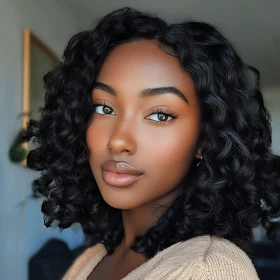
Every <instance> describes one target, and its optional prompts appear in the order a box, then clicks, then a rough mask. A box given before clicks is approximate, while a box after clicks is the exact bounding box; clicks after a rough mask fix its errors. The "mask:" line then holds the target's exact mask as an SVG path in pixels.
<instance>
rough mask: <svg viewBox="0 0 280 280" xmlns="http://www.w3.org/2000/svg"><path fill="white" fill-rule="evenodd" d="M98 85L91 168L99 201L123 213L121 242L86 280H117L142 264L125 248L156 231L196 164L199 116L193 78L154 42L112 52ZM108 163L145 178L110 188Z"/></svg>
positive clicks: (91, 130)
mask: <svg viewBox="0 0 280 280" xmlns="http://www.w3.org/2000/svg"><path fill="white" fill-rule="evenodd" d="M97 82H99V83H102V84H103V85H106V86H107V88H104V86H103V87H102V86H96V87H95V88H94V89H93V92H92V102H93V103H95V104H96V103H97V104H98V106H97V107H96V110H95V113H94V115H93V119H92V122H91V124H90V126H89V128H88V130H87V135H86V137H87V145H88V147H89V149H90V152H91V156H90V159H89V162H90V166H91V169H92V172H93V175H94V177H95V180H96V182H97V184H98V187H99V189H100V192H101V195H102V197H103V199H104V200H105V201H106V203H108V204H109V205H110V206H112V207H114V208H118V209H122V220H123V225H124V238H123V240H122V242H121V243H120V244H119V245H118V246H117V248H116V249H115V251H114V253H113V254H112V255H110V256H109V255H106V256H105V257H104V258H103V259H102V260H101V261H100V263H99V264H98V265H97V266H96V268H95V269H94V270H93V271H92V273H91V274H90V275H89V277H88V280H92V279H106V280H117V279H121V278H123V277H125V276H126V275H127V274H128V273H129V272H131V271H132V270H134V269H135V268H136V267H138V266H139V265H141V264H143V263H144V262H145V261H146V259H145V257H144V256H143V255H141V254H138V253H136V252H134V251H132V250H131V249H130V247H131V246H132V244H133V242H134V239H135V237H136V236H138V235H142V234H144V233H145V232H146V231H147V230H148V229H149V228H150V227H151V226H152V225H153V224H155V223H156V221H157V220H158V218H159V217H160V216H161V215H162V214H163V213H164V211H165V210H166V208H167V207H168V206H169V205H170V204H171V203H172V202H173V201H174V199H176V198H177V197H178V196H179V195H180V194H181V193H182V191H183V186H182V184H181V182H182V181H183V179H184V178H185V176H186V174H187V172H188V170H189V168H190V166H191V164H192V162H193V160H194V159H195V158H197V159H200V158H201V149H202V147H201V145H199V144H198V137H199V125H200V120H201V110H200V106H199V100H198V97H197V95H196V91H195V86H194V83H193V81H192V79H191V77H190V76H189V75H188V73H186V72H185V71H184V70H183V69H182V68H181V66H180V63H179V60H178V58H176V57H174V56H171V55H169V54H167V53H165V52H164V51H162V50H161V49H160V48H159V46H158V43H157V42H156V41H154V40H139V41H135V42H132V43H128V44H123V45H120V46H118V47H116V48H115V49H114V50H113V51H112V52H111V53H110V55H109V56H108V57H107V58H106V60H105V62H104V63H103V65H102V68H101V71H100V73H99V76H98V79H97ZM163 87H164V88H166V87H173V89H169V90H166V89H165V90H160V91H161V92H164V93H161V94H153V95H149V94H146V95H148V96H144V97H143V94H142V96H141V92H143V90H144V89H151V88H163ZM174 88H176V89H177V90H174ZM158 91H159V90H158ZM158 91H157V92H158ZM146 92H147V91H146ZM104 103H105V105H104ZM155 110H156V111H155ZM158 110H160V112H161V113H159V112H158ZM108 160H116V161H125V162H128V163H129V164H130V165H132V166H133V167H135V168H136V169H137V170H139V171H141V172H142V173H143V176H142V177H141V178H140V179H139V180H137V181H136V182H135V183H133V184H132V185H130V186H128V187H124V188H120V187H113V186H111V185H108V184H107V183H106V182H105V181H104V180H103V178H102V175H101V166H102V164H103V163H104V162H106V161H108ZM184 187H186V186H184Z"/></svg>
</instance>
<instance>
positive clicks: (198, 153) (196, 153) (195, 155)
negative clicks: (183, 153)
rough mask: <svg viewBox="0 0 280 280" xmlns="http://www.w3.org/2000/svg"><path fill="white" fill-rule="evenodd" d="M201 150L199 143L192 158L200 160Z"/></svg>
mask: <svg viewBox="0 0 280 280" xmlns="http://www.w3.org/2000/svg"><path fill="white" fill-rule="evenodd" d="M202 149H203V143H202V142H200V143H199V144H198V145H197V148H196V152H195V154H194V157H195V158H197V159H201V156H202Z"/></svg>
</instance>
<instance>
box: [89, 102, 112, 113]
mask: <svg viewBox="0 0 280 280" xmlns="http://www.w3.org/2000/svg"><path fill="white" fill-rule="evenodd" d="M94 112H95V113H96V114H100V115H115V112H114V110H113V109H112V108H111V107H109V106H107V105H103V104H96V105H94Z"/></svg>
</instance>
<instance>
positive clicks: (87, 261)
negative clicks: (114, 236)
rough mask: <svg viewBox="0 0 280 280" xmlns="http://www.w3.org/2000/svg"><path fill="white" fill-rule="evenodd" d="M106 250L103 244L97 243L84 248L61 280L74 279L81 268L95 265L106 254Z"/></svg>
mask: <svg viewBox="0 0 280 280" xmlns="http://www.w3.org/2000/svg"><path fill="white" fill-rule="evenodd" d="M106 253H107V251H106V249H105V247H104V245H103V244H101V243H98V244H97V245H95V246H93V247H91V248H88V249H86V250H85V251H84V252H83V253H82V254H81V255H80V256H79V257H78V258H77V259H76V260H75V261H74V263H73V264H72V265H71V267H70V268H69V269H68V271H67V272H66V274H65V275H64V277H63V280H70V279H74V278H75V277H76V276H77V275H78V274H80V273H81V271H82V270H84V269H86V268H87V266H94V265H96V264H97V263H98V262H99V261H100V259H102V258H103V257H104V256H105V255H106Z"/></svg>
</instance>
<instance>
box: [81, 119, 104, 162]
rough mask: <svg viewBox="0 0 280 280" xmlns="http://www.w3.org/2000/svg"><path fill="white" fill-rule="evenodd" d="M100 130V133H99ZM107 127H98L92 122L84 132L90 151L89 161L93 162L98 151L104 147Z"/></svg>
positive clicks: (96, 157)
mask: <svg viewBox="0 0 280 280" xmlns="http://www.w3.org/2000/svg"><path fill="white" fill-rule="evenodd" d="M101 131H102V133H100V132H101ZM108 137H109V132H108V129H107V130H104V127H103V129H102V127H100V126H99V125H97V124H96V123H92V124H91V125H90V126H89V128H88V130H87V132H86V143H87V146H88V148H89V151H90V159H91V163H93V164H94V163H95V159H98V158H99V156H98V155H99V153H100V152H101V151H103V150H104V149H105V148H106V145H107V142H108Z"/></svg>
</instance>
